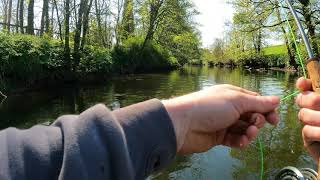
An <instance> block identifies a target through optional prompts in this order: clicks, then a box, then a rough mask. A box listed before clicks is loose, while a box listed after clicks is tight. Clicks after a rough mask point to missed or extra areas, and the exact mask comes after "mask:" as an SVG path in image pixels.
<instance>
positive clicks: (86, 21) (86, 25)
mask: <svg viewBox="0 0 320 180" xmlns="http://www.w3.org/2000/svg"><path fill="white" fill-rule="evenodd" d="M92 2H93V0H90V2H89V5H88V6H87V7H86V11H85V13H84V17H83V32H82V39H81V47H80V49H81V50H83V49H84V46H85V44H86V36H87V32H88V29H89V14H90V10H91V7H92Z"/></svg>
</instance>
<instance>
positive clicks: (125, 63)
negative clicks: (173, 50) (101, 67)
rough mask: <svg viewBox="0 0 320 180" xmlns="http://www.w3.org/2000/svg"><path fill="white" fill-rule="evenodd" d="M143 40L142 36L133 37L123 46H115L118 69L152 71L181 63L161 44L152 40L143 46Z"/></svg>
mask: <svg viewBox="0 0 320 180" xmlns="http://www.w3.org/2000/svg"><path fill="white" fill-rule="evenodd" d="M143 42H144V40H143V38H141V37H131V38H129V39H128V40H126V41H125V42H123V45H122V46H116V47H114V49H113V51H112V57H113V60H114V64H115V69H116V71H120V72H122V73H126V72H135V71H150V70H154V69H163V68H168V67H176V66H178V65H179V64H178V61H177V59H176V58H175V57H172V56H170V54H169V52H168V51H166V50H165V49H164V48H163V47H161V46H160V45H155V43H153V42H152V41H150V42H148V43H147V44H146V45H145V47H144V48H142V46H143Z"/></svg>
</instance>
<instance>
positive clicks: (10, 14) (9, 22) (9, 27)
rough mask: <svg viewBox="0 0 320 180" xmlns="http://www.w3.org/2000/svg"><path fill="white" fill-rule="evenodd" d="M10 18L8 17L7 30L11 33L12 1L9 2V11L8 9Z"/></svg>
mask: <svg viewBox="0 0 320 180" xmlns="http://www.w3.org/2000/svg"><path fill="white" fill-rule="evenodd" d="M7 14H8V17H7V22H6V23H7V30H8V33H10V30H11V16H12V0H9V9H8V13H7Z"/></svg>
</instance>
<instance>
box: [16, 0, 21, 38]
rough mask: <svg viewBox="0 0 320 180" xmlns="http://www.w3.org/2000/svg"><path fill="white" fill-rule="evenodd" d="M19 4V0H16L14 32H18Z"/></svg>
mask: <svg viewBox="0 0 320 180" xmlns="http://www.w3.org/2000/svg"><path fill="white" fill-rule="evenodd" d="M19 4H20V0H18V2H17V6H16V33H18V32H19Z"/></svg>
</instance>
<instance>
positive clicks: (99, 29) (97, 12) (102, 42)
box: [94, 0, 106, 47]
mask: <svg viewBox="0 0 320 180" xmlns="http://www.w3.org/2000/svg"><path fill="white" fill-rule="evenodd" d="M94 4H95V9H96V18H97V24H98V35H99V38H97V39H98V40H100V44H102V45H103V47H106V41H105V36H104V35H103V34H102V27H101V8H100V7H99V5H98V0H95V1H94Z"/></svg>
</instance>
